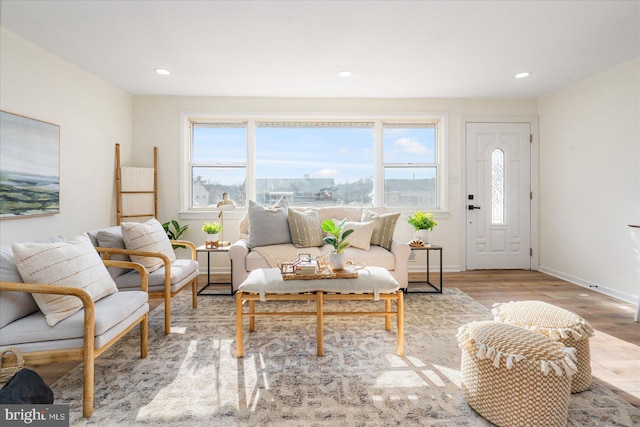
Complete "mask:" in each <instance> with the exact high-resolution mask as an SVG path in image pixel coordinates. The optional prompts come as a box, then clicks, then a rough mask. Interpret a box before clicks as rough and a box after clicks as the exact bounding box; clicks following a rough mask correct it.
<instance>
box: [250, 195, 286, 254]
mask: <svg viewBox="0 0 640 427" xmlns="http://www.w3.org/2000/svg"><path fill="white" fill-rule="evenodd" d="M288 213H289V203H288V202H287V198H286V197H282V198H281V199H280V200H278V201H277V202H276V204H275V205H273V206H272V207H271V208H265V207H264V206H261V205H259V204H257V203H256V202H254V201H252V200H249V210H248V215H247V217H248V219H249V240H248V242H247V246H249V247H250V248H255V247H258V246H268V245H279V244H281V243H291V233H290V232H289V216H288Z"/></svg>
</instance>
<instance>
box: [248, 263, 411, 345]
mask: <svg viewBox="0 0 640 427" xmlns="http://www.w3.org/2000/svg"><path fill="white" fill-rule="evenodd" d="M256 301H315V302H316V304H315V311H294V312H272V311H270V312H257V311H256V307H255V302H256ZM324 301H374V302H375V301H384V311H338V312H330V311H324V309H323V302H324ZM392 301H393V302H395V310H392V307H391V302H392ZM247 302H248V305H249V309H248V311H247V312H245V311H244V306H245V305H246V304H247ZM393 315H395V316H396V320H397V328H398V340H397V348H396V351H397V353H398V355H399V356H402V355H404V297H403V292H402V290H401V289H400V285H399V284H398V282H397V281H396V280H395V279H394V278H393V276H391V273H389V271H388V270H386V269H385V268H381V267H366V268H364V269H362V270H359V271H358V277H357V278H351V279H313V280H286V281H285V280H283V278H282V274H281V273H280V270H279V269H277V268H262V269H257V270H253V271H252V272H251V273H249V276H248V277H247V279H246V280H245V281H244V282H243V283H242V284H241V285H240V287H239V289H238V292H236V353H237V356H238V357H243V355H244V349H243V334H242V327H243V318H244V317H245V316H246V317H249V331H250V332H254V331H255V329H256V323H255V319H256V317H259V316H275V317H278V316H315V317H316V321H317V324H316V342H317V355H318V356H323V355H324V338H323V326H322V322H323V319H324V316H383V317H384V318H385V329H386V330H388V331H389V330H391V316H393Z"/></svg>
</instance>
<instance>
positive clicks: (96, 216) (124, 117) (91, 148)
mask: <svg viewBox="0 0 640 427" xmlns="http://www.w3.org/2000/svg"><path fill="white" fill-rule="evenodd" d="M0 31H1V32H0V67H1V68H0V108H1V109H2V110H3V111H8V112H11V113H15V114H19V115H23V116H27V117H31V118H34V119H38V120H43V121H46V122H50V123H54V124H57V125H60V214H58V215H51V216H42V217H32V218H19V219H3V220H1V221H0V243H1V244H8V243H13V242H19V241H26V240H31V239H38V238H44V237H47V236H50V235H63V236H65V237H73V236H74V235H76V234H79V233H81V232H84V231H87V230H91V229H95V228H99V227H103V226H105V225H112V224H113V223H114V222H115V198H114V191H115V172H114V171H115V143H116V142H119V143H120V144H121V146H122V152H123V153H122V154H123V158H124V159H125V160H128V159H130V157H131V133H132V99H131V95H129V94H127V93H126V92H124V91H122V90H120V89H118V88H116V87H114V86H112V85H110V84H108V83H106V82H105V81H103V80H101V79H99V78H98V77H96V76H94V75H93V74H90V73H88V72H86V71H84V70H83V69H80V68H78V67H76V66H75V65H72V64H70V63H69V62H67V61H65V60H63V59H61V58H60V57H58V56H55V55H53V54H51V53H49V52H48V51H46V50H44V49H42V48H40V47H38V46H36V45H34V44H33V43H31V42H29V41H27V40H25V39H23V38H22V37H20V36H18V35H16V34H14V33H12V32H10V31H8V30H6V29H5V28H0Z"/></svg>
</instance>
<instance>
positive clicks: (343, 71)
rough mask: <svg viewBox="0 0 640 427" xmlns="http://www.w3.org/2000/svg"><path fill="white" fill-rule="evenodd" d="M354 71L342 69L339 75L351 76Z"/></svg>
mask: <svg viewBox="0 0 640 427" xmlns="http://www.w3.org/2000/svg"><path fill="white" fill-rule="evenodd" d="M352 74H353V73H352V72H351V71H349V70H342V71H338V75H339V76H340V77H351V75H352Z"/></svg>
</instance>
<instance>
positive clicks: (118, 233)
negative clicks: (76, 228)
mask: <svg viewBox="0 0 640 427" xmlns="http://www.w3.org/2000/svg"><path fill="white" fill-rule="evenodd" d="M96 240H97V241H98V246H101V247H103V248H116V249H126V248H125V246H124V240H122V229H121V228H120V227H118V226H115V227H109V228H103V229H101V230H98V232H97V234H96ZM111 259H112V260H114V261H131V258H129V255H122V254H115V255H111ZM107 270H108V271H109V274H110V275H111V277H113V278H114V279H115V278H116V277H120V276H122V275H123V274H125V273H128V272H130V271H131V270H130V269H127V268H120V267H107Z"/></svg>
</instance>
